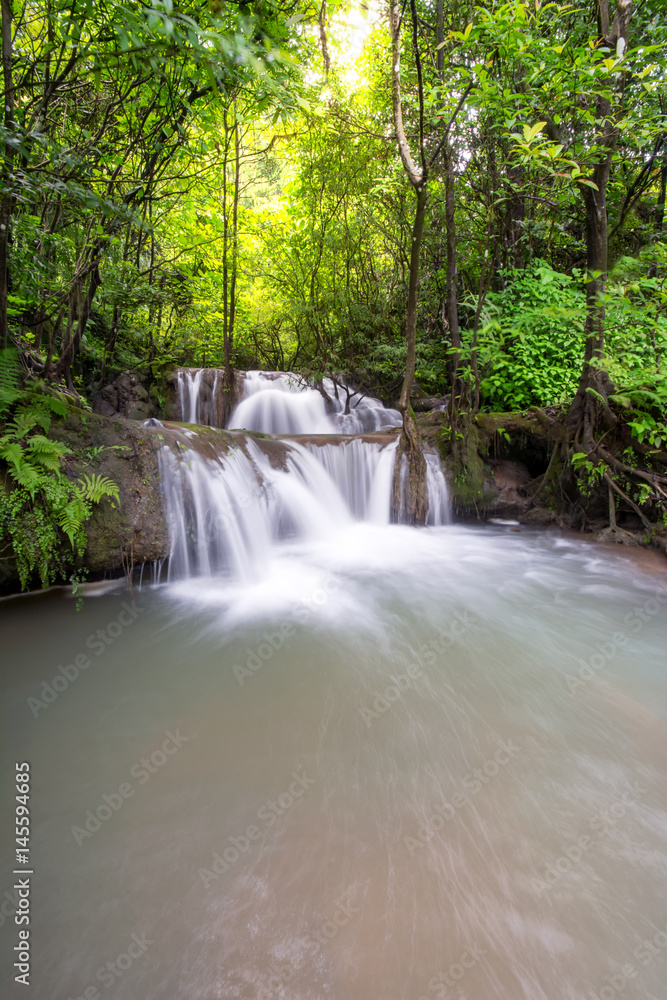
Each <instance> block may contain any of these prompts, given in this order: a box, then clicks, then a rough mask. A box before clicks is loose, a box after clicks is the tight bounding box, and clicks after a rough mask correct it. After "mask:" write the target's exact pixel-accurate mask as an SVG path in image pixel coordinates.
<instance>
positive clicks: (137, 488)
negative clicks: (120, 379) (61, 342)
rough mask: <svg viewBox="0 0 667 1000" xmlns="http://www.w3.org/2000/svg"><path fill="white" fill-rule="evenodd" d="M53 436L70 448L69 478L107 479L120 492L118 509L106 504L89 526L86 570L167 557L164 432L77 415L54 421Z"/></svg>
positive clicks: (78, 412)
mask: <svg viewBox="0 0 667 1000" xmlns="http://www.w3.org/2000/svg"><path fill="white" fill-rule="evenodd" d="M50 436H51V437H53V438H55V439H56V440H57V441H62V442H64V443H65V444H67V445H68V446H69V447H70V448H71V453H72V457H71V458H69V459H68V473H71V475H73V476H76V475H79V474H81V473H83V472H86V473H88V474H89V475H91V474H93V473H94V474H99V475H102V476H108V477H109V478H110V479H112V480H113V481H114V482H115V483H116V484H117V486H118V490H119V493H120V507H119V506H118V505H115V508H114V507H113V506H112V504H111V501H110V500H109V499H108V498H105V499H103V500H102V502H101V503H100V504H96V505H95V506H94V508H93V515H92V517H91V519H90V521H89V522H88V525H87V528H86V533H87V535H88V547H87V549H86V554H85V557H84V560H83V562H84V564H85V566H86V567H87V568H88V569H89V570H90V571H91V572H93V573H95V572H101V571H105V570H107V571H113V570H119V569H123V568H124V566H126V565H127V564H128V563H131V562H134V564H135V565H137V564H138V563H142V562H153V561H154V560H156V559H162V558H164V556H166V555H168V553H169V530H168V527H167V524H166V521H165V517H164V512H163V507H162V494H161V491H160V477H159V472H158V461H157V454H158V449H159V447H160V445H161V443H162V442H161V436H160V427H159V425H158V426H157V427H151V428H149V427H144V426H143V425H142V424H140V423H134V422H132V421H131V420H125V419H123V418H117V419H110V418H108V417H102V416H98V415H96V414H90V413H85V412H83V411H81V410H74V409H72V411H71V412H70V414H69V415H68V416H67V417H66V418H65V420H63V421H54V422H53V424H52V425H51V431H50Z"/></svg>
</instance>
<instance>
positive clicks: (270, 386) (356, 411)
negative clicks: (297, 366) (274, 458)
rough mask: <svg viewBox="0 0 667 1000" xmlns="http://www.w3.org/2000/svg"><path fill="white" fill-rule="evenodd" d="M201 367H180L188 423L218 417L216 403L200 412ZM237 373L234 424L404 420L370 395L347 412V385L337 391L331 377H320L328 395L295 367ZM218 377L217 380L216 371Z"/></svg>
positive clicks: (339, 428)
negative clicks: (238, 396)
mask: <svg viewBox="0 0 667 1000" xmlns="http://www.w3.org/2000/svg"><path fill="white" fill-rule="evenodd" d="M213 370H215V371H216V372H217V369H213ZM203 371H204V369H201V368H199V369H193V368H183V369H180V370H179V371H178V372H177V387H178V397H179V402H180V407H181V419H182V420H183V421H184V422H185V423H191V424H196V423H208V424H214V422H215V421H214V414H215V410H214V408H213V407H211V408H210V409H207V412H206V413H203V412H202V407H201V392H202V375H203ZM238 375H239V376H243V399H242V400H241V402H240V403H239V404H238V406H237V407H236V409H235V410H234V412H233V413H232V415H231V418H230V420H229V427H230V428H234V429H244V430H249V431H261V432H262V433H264V434H334V433H335V434H370V433H376V432H378V431H382V430H386V429H388V428H391V427H398V426H400V424H401V415H400V413H399V412H398V410H392V409H389V408H387V407H385V406H384V405H383V404H382V403H381V402H380V400H379V399H374V398H373V397H371V396H364V397H363V398H360V397H359V396H358V395H355V396H351V398H350V412H349V413H347V414H346V413H345V412H344V411H345V398H346V391H345V388H344V387H339V388H338V393H337V391H336V386H335V385H334V383H333V382H332V381H331V379H328V378H326V379H323V382H322V387H323V389H324V391H325V393H326V394H327V395H328V397H329V398H328V400H327V399H325V397H324V396H323V395H322V394H321V393H320V392H318V391H317V390H316V389H314V388H313V387H312V385H310V384H309V383H308V382H307V381H306V380H304V379H303V378H302V377H301V376H300V375H295V374H293V373H292V372H263V371H248V372H245V373H242V372H239V373H238ZM215 378H216V382H217V375H216V377H215ZM350 391H351V390H350ZM213 395H215V383H214V387H213Z"/></svg>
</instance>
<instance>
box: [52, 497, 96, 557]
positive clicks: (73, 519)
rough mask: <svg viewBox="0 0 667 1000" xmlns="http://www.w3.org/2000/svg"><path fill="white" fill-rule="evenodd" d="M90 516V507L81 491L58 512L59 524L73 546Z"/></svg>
mask: <svg viewBox="0 0 667 1000" xmlns="http://www.w3.org/2000/svg"><path fill="white" fill-rule="evenodd" d="M89 516H90V508H89V507H88V505H87V504H86V503H85V499H84V497H83V496H82V495H81V494H80V493H78V494H75V495H74V496H73V497H72V499H71V500H70V502H69V503H68V504H67V505H66V506H65V507H63V509H62V510H61V511H60V513H59V514H58V525H59V526H60V527H61V528H62V530H63V531H64V532H65V534H66V535H67V537H68V538H69V540H70V544H71V546H72V548H74V547H75V544H76V537H77V535H78V534H79V532H80V531H81V528H82V527H83V525H84V524H85V522H86V521H87V520H88V518H89Z"/></svg>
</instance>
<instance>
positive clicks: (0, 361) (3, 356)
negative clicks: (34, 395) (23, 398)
mask: <svg viewBox="0 0 667 1000" xmlns="http://www.w3.org/2000/svg"><path fill="white" fill-rule="evenodd" d="M19 375H20V369H19V363H18V355H17V353H16V351H15V350H13V349H11V348H6V349H4V350H2V351H0V417H2V416H4V414H5V413H7V411H8V410H9V408H10V407H11V406H12V405H13V404H14V403H15V402H16V400H17V399H18V398H19V397H20V395H21V390H20V388H19Z"/></svg>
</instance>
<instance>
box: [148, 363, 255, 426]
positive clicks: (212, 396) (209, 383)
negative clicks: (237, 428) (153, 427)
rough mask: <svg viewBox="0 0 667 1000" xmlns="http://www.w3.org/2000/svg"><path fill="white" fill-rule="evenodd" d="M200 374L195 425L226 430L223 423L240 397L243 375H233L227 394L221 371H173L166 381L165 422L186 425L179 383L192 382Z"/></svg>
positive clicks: (178, 369)
mask: <svg viewBox="0 0 667 1000" xmlns="http://www.w3.org/2000/svg"><path fill="white" fill-rule="evenodd" d="M198 372H199V373H200V378H199V384H198V399H199V403H198V417H197V420H196V422H197V423H199V424H206V425H207V426H209V427H226V425H227V421H228V420H229V417H230V415H231V413H232V410H233V409H234V407H235V406H236V403H237V402H238V400H239V399H240V398H241V396H242V394H243V377H244V373H243V372H236V371H234V373H233V382H232V387H231V390H229V389H227V388H226V387H225V373H224V369H222V368H203V369H199V368H177V369H176V370H175V371H173V372H172V373H171V374H170V375H169V376H168V377H167V396H166V401H165V406H164V415H165V417H166V418H167V420H179V421H182V422H183V423H188V421H189V419H190V414H189V413H186V412H184V406H183V398H182V392H183V385H182V379H183V377H184V376H185V379H186V380H187V379H188V378H190V379H192V378H193V377H194V375H195V374H197V373H198Z"/></svg>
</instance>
